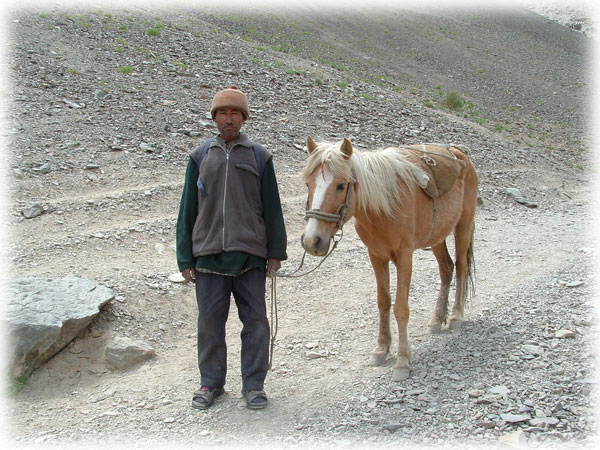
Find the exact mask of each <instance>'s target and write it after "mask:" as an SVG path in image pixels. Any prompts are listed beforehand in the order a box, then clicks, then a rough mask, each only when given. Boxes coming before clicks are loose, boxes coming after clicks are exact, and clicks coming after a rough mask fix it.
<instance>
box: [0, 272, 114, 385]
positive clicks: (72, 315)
mask: <svg viewBox="0 0 600 450" xmlns="http://www.w3.org/2000/svg"><path fill="white" fill-rule="evenodd" d="M7 287H8V292H7V294H8V295H7V300H8V303H7V311H6V316H7V317H6V319H5V320H7V329H8V332H9V337H10V343H9V356H10V364H9V369H10V374H11V375H12V376H14V377H19V376H26V377H28V376H29V375H31V373H32V372H33V370H34V369H36V368H37V367H39V366H40V365H41V364H43V363H44V362H46V361H48V360H49V359H50V358H51V357H52V356H54V355H55V354H56V353H58V352H59V351H60V350H62V349H63V348H64V347H65V346H66V345H67V344H68V343H69V342H71V341H72V340H73V339H74V338H75V337H76V336H77V335H78V334H79V333H80V332H81V331H82V330H83V329H84V328H86V327H87V326H88V325H89V323H90V322H91V321H92V320H93V319H94V317H96V316H97V315H98V313H99V312H100V308H102V307H103V306H104V305H105V304H107V303H108V302H109V301H110V300H112V299H113V298H114V294H113V291H112V290H111V289H109V288H107V287H105V286H102V285H99V284H98V283H96V282H95V281H92V280H88V279H85V278H78V277H76V276H74V275H69V276H67V277H65V278H62V279H57V280H41V279H36V278H19V279H14V280H10V281H8V283H7Z"/></svg>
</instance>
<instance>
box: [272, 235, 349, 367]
mask: <svg viewBox="0 0 600 450" xmlns="http://www.w3.org/2000/svg"><path fill="white" fill-rule="evenodd" d="M342 237H344V231H343V230H342V229H341V228H340V229H339V230H338V231H337V232H336V234H335V235H334V236H333V239H334V240H333V246H332V247H331V250H329V253H327V254H326V255H325V256H323V258H321V261H320V262H319V264H317V265H316V266H315V267H313V268H312V269H310V270H309V271H308V272H304V273H300V274H299V273H298V272H299V271H300V269H302V267H303V266H304V259H305V258H306V251H304V254H303V255H302V260H301V261H300V266H299V267H298V268H297V269H296V270H294V271H293V272H292V273H278V272H273V271H271V272H270V273H269V274H268V277H269V278H271V345H270V350H269V370H271V369H272V368H273V352H274V351H275V340H276V338H277V331H278V330H279V317H278V315H277V278H300V277H304V276H306V275H308V274H310V273H312V272H314V271H315V270H317V269H318V268H319V267H320V266H321V264H323V263H324V262H325V260H326V259H327V258H328V257H329V255H331V254H332V253H333V251H334V250H335V249H336V247H337V245H338V244H339V242H340V241H341V240H342Z"/></svg>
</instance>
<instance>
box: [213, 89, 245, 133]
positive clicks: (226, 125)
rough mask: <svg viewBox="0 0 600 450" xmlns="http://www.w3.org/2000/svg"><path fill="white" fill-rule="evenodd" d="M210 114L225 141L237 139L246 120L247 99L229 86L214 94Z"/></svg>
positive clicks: (240, 92)
mask: <svg viewBox="0 0 600 450" xmlns="http://www.w3.org/2000/svg"><path fill="white" fill-rule="evenodd" d="M210 113H211V115H212V118H213V120H214V121H215V123H216V124H217V127H218V129H219V132H220V133H221V138H223V139H224V140H225V141H230V140H233V139H237V137H238V136H239V134H240V129H241V128H242V124H243V123H244V122H245V121H246V120H247V119H248V115H249V110H248V98H247V97H246V94H244V93H243V92H242V91H240V90H239V89H238V88H237V87H235V86H231V87H229V88H227V89H223V90H222V91H219V92H217V93H216V94H215V96H214V98H213V99H212V102H211V105H210Z"/></svg>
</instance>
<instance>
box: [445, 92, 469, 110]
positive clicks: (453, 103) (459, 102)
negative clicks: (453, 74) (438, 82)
mask: <svg viewBox="0 0 600 450" xmlns="http://www.w3.org/2000/svg"><path fill="white" fill-rule="evenodd" d="M444 106H445V107H446V108H448V109H451V110H452V111H458V110H459V109H462V108H463V106H465V101H464V100H463V99H462V98H461V96H460V94H458V93H457V92H454V91H450V92H448V93H446V98H445V99H444Z"/></svg>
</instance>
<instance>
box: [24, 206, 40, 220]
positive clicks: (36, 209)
mask: <svg viewBox="0 0 600 450" xmlns="http://www.w3.org/2000/svg"><path fill="white" fill-rule="evenodd" d="M21 214H23V217H25V218H26V219H33V218H34V217H38V216H41V215H42V214H44V207H43V206H42V205H40V204H39V203H33V204H32V205H30V206H28V207H26V208H24V209H23V210H22V211H21Z"/></svg>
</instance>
